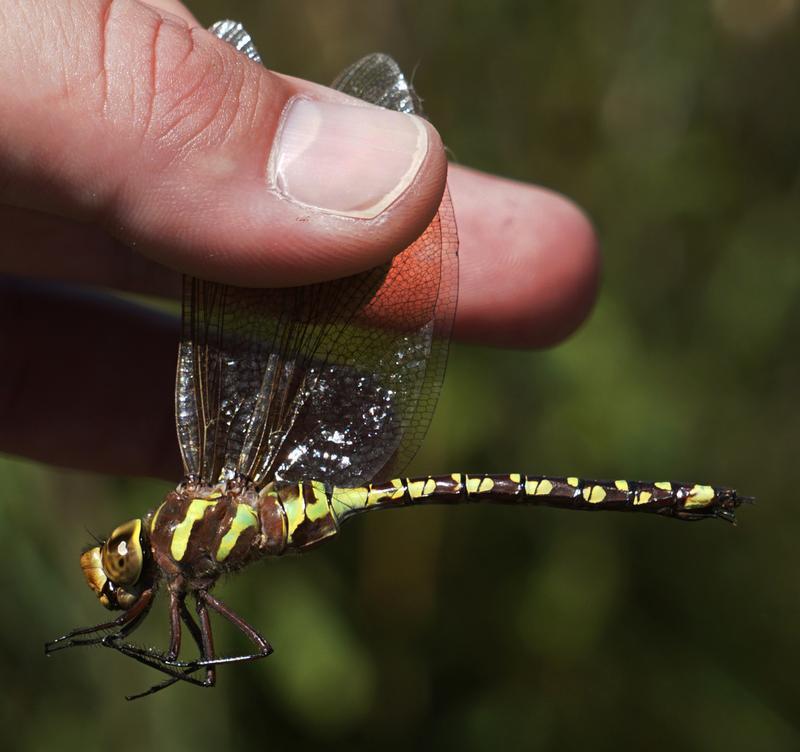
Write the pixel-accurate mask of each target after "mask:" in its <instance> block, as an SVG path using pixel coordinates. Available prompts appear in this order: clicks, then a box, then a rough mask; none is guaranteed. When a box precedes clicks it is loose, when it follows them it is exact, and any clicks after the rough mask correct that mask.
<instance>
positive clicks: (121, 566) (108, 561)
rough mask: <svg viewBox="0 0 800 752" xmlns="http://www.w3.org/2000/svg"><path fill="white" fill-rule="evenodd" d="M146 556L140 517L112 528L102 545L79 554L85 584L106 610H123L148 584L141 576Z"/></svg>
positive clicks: (132, 602) (133, 601) (143, 529)
mask: <svg viewBox="0 0 800 752" xmlns="http://www.w3.org/2000/svg"><path fill="white" fill-rule="evenodd" d="M148 558H149V555H148V551H147V541H146V538H145V528H144V525H143V521H142V520H141V519H135V520H130V521H128V522H126V523H125V524H123V525H120V526H119V527H117V528H115V529H114V531H113V532H112V533H111V535H110V536H109V537H108V540H106V541H105V542H104V543H103V544H101V545H99V546H94V547H93V548H90V549H89V550H88V551H84V553H83V554H82V555H81V569H82V570H83V574H84V576H85V577H86V582H87V584H88V585H89V587H90V588H91V589H92V590H93V591H94V593H95V594H96V595H97V597H98V599H99V600H100V603H102V604H103V605H104V606H105V607H106V608H107V609H109V611H116V610H120V609H121V610H127V609H129V608H130V607H131V606H133V604H134V603H136V601H137V600H138V599H139V598H140V596H141V594H142V592H143V590H144V589H145V588H147V587H150V586H151V585H152V582H149V581H147V580H148V579H150V578H148V577H145V576H144V575H145V571H146V568H145V564H146V563H147V560H148Z"/></svg>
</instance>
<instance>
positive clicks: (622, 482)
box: [614, 480, 631, 492]
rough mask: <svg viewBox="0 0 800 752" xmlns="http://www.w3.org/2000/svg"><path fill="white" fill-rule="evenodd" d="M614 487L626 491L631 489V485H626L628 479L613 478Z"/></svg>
mask: <svg viewBox="0 0 800 752" xmlns="http://www.w3.org/2000/svg"><path fill="white" fill-rule="evenodd" d="M614 488H616V489H617V491H626V492H627V491H630V490H631V487H630V486H629V485H628V481H627V480H615V481H614Z"/></svg>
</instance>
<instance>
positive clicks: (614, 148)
mask: <svg viewBox="0 0 800 752" xmlns="http://www.w3.org/2000/svg"><path fill="white" fill-rule="evenodd" d="M798 5H800V3H799V2H797V0H675V1H673V2H664V1H663V0H604V2H593V1H592V0H583V1H581V0H563V1H560V2H556V1H555V0H525V1H521V0H495V2H492V3H486V2H478V1H477V0H449V1H447V0H441V1H437V2H430V1H428V2H426V1H424V0H413V1H412V0H408V1H405V2H404V1H400V0H397V1H396V2H392V1H391V0H376V1H374V2H355V1H354V0H342V1H341V2H322V1H321V0H320V1H317V2H313V1H312V0H264V1H263V2H252V1H250V0H248V1H245V0H240V1H238V2H233V1H230V0H229V1H228V2H222V0H206V1H205V2H194V3H193V4H192V9H193V10H194V11H195V12H196V14H197V15H198V17H199V18H200V19H201V21H202V22H203V23H204V24H206V25H208V24H209V23H211V22H212V21H214V20H216V19H217V18H220V17H232V18H236V19H240V20H242V21H243V22H245V23H246V25H247V26H248V28H249V30H250V31H251V32H252V33H253V35H254V37H255V40H256V43H257V45H258V47H259V48H260V50H261V53H262V56H263V57H264V59H265V61H266V62H267V64H268V65H269V66H270V67H273V68H275V69H277V70H280V71H283V72H286V73H291V74H294V75H297V76H301V77H304V78H310V79H313V80H318V81H322V82H327V81H329V80H331V79H332V78H333V76H334V75H335V74H336V73H337V72H338V71H339V70H340V69H341V68H342V67H344V66H345V65H347V64H348V63H349V62H351V61H352V60H354V59H356V58H357V57H359V56H361V55H363V54H365V53H367V52H372V51H375V50H383V51H386V52H389V53H391V54H392V55H393V56H394V57H396V58H397V59H398V60H399V61H400V63H401V64H402V65H403V66H404V67H405V69H406V70H409V71H411V70H414V69H415V68H416V73H415V82H416V85H417V88H418V90H419V92H420V93H421V95H422V96H423V97H424V98H425V100H426V108H427V110H428V112H429V115H430V117H431V119H432V120H433V122H434V123H435V124H436V125H437V126H438V128H439V129H440V131H441V133H442V134H443V137H444V139H445V141H446V142H447V144H448V145H449V146H450V148H451V149H452V151H453V153H454V154H455V155H456V156H457V158H458V160H459V161H461V162H463V163H464V164H468V165H470V166H474V167H478V168H482V169H485V170H488V171H492V172H497V173H500V174H503V175H507V176H509V177H513V178H518V179H521V180H526V181H532V182H537V183H541V184H543V185H546V186H549V187H552V188H554V189H556V190H559V191H562V192H564V193H566V194H567V195H569V196H571V197H573V198H574V199H575V200H576V201H578V202H579V203H580V204H581V205H583V206H584V207H585V208H586V209H587V211H588V212H589V214H590V215H591V216H592V218H593V220H594V221H595V223H596V226H597V229H598V232H599V235H600V237H601V241H602V245H603V249H604V277H603V287H602V292H601V295H600V299H599V302H598V305H597V308H596V310H595V312H594V314H593V315H592V317H591V319H590V320H589V321H588V323H587V324H586V325H585V326H584V327H583V328H582V329H581V330H580V332H579V333H578V334H577V335H576V336H574V337H572V338H571V339H570V340H569V341H568V342H566V343H565V344H563V345H562V346H560V347H558V348H556V349H554V350H552V351H550V352H546V353H520V352H500V351H494V350H489V349H477V348H466V347H456V348H454V351H453V352H452V357H451V367H450V369H449V372H448V376H447V381H446V384H445V388H444V392H443V395H442V399H441V402H440V406H439V409H438V412H437V416H436V419H435V422H434V425H433V427H432V430H431V432H430V434H429V437H428V440H427V442H426V445H425V447H424V449H423V451H422V452H421V453H420V454H419V455H418V457H417V458H416V460H415V461H414V464H413V466H412V468H411V470H412V471H415V472H419V473H429V472H433V473H438V472H450V471H454V470H461V471H479V472H480V471H482V472H508V471H523V472H525V471H527V472H530V473H539V472H541V473H552V474H573V473H574V474H577V475H581V476H584V477H590V476H596V477H631V478H638V477H641V478H655V479H660V478H672V479H675V480H682V479H685V480H702V481H708V482H712V483H720V484H722V483H724V484H728V485H733V486H736V487H737V488H739V489H741V490H742V491H743V492H746V493H753V494H755V495H757V496H758V504H757V506H755V507H753V508H746V509H744V510H742V511H741V514H740V523H739V525H738V526H737V527H731V526H728V525H725V524H722V523H717V524H714V523H707V524H697V525H690V524H679V523H676V522H670V521H667V520H662V519H658V518H654V519H651V518H649V517H646V516H641V517H640V516H629V515H616V516H615V515H589V514H571V513H568V512H559V511H554V510H546V509H542V510H526V511H520V510H513V509H498V508H488V509H481V508H462V509H455V510H438V509H417V510H404V511H399V512H395V513H392V514H386V515H375V516H373V517H372V518H369V517H367V518H362V519H359V520H358V521H356V522H354V523H351V524H349V525H348V526H347V528H346V530H345V534H343V535H342V536H340V538H339V540H338V541H336V542H334V543H333V544H330V545H328V546H325V547H323V548H322V549H320V550H318V551H316V552H313V553H311V554H310V555H308V556H306V557H301V558H294V559H291V558H288V559H285V560H279V561H274V562H268V563H266V564H263V565H256V566H254V567H252V568H251V569H249V570H247V571H246V572H245V573H243V574H242V575H240V576H238V577H237V578H234V579H231V580H230V581H226V582H223V583H221V585H220V587H219V592H220V593H221V595H222V597H223V598H224V599H225V600H226V601H227V602H228V603H230V604H231V606H232V607H233V608H235V609H237V610H238V611H239V612H240V613H242V614H243V615H244V616H245V617H246V618H247V619H248V620H249V621H251V622H252V623H253V624H254V625H256V626H257V627H259V628H261V629H262V631H263V632H264V633H265V634H266V635H267V636H268V637H269V638H270V640H271V641H272V642H273V643H274V644H275V645H276V648H277V649H276V653H275V655H274V656H272V657H271V658H269V660H267V661H265V662H262V663H258V664H254V665H249V666H240V667H235V668H230V669H227V670H223V671H221V672H220V673H221V676H220V680H219V685H218V688H217V689H216V690H214V691H213V692H204V691H201V690H197V689H194V688H191V687H178V688H174V689H172V690H170V691H168V692H164V693H162V694H160V695H158V696H157V697H154V698H149V699H147V700H144V701H141V702H139V703H137V704H128V703H126V702H125V701H124V700H123V699H122V698H123V695H124V694H125V693H126V692H131V691H135V690H139V689H143V688H144V687H146V686H148V685H149V683H151V682H152V680H153V678H154V677H153V676H152V675H151V674H150V673H149V672H148V671H147V670H146V669H144V668H142V667H140V666H138V665H134V664H132V663H131V662H130V661H127V660H124V659H123V658H122V657H120V656H118V655H116V654H112V653H110V652H107V651H104V650H93V651H86V652H84V653H80V652H79V651H73V652H72V654H63V655H60V656H58V658H56V659H53V660H47V661H46V660H45V659H44V657H43V655H42V643H43V642H44V640H45V639H47V638H51V637H53V636H55V635H56V634H59V633H61V632H63V631H64V630H65V629H66V628H69V627H71V626H74V625H78V624H85V623H90V622H93V621H96V620H99V619H100V618H102V616H103V612H102V609H100V607H99V605H98V604H97V603H96V601H95V600H94V599H93V597H92V595H91V594H90V593H89V591H88V590H87V589H86V586H85V584H84V582H83V579H82V576H81V573H80V571H79V568H78V566H77V553H78V549H79V547H80V544H81V543H82V542H83V541H84V540H85V539H87V535H86V532H85V526H88V527H89V528H91V529H92V530H98V531H105V530H106V529H110V528H111V527H113V526H114V525H115V524H117V523H118V522H120V521H122V520H125V519H127V518H129V517H132V516H138V515H140V514H142V513H143V512H144V510H146V509H148V508H151V507H152V506H154V505H156V504H157V503H158V502H159V499H160V497H161V496H162V495H163V493H164V492H165V491H166V490H167V489H168V488H169V486H168V485H166V484H162V483H157V482H154V481H141V480H125V479H119V478H101V477H95V476H90V475H86V474H77V473H72V472H67V471H61V470H55V469H51V468H47V467H41V466H36V465H33V464H31V463H26V462H24V461H19V460H14V459H10V458H8V459H3V460H2V461H1V462H0V470H1V471H2V477H3V485H4V492H3V494H2V497H0V539H1V540H2V549H3V561H4V566H3V567H2V570H0V578H2V580H0V583H1V584H2V588H3V594H4V606H3V609H2V613H3V618H2V620H0V651H2V671H3V678H2V681H3V691H2V701H0V714H1V715H0V721H2V728H3V730H4V736H5V738H6V739H8V738H9V736H8V735H9V734H11V737H10V738H11V739H12V740H13V744H12V746H11V747H9V748H13V749H20V750H28V749H30V750H41V749H47V748H51V747H53V746H54V745H57V747H58V748H59V749H64V750H71V749H79V748H80V749H96V748H99V746H100V745H101V744H104V745H113V748H114V749H115V750H119V751H120V752H122V750H128V749H131V750H133V749H142V748H154V749H167V748H170V749H182V748H188V747H189V746H190V745H191V747H192V748H194V749H211V748H215V749H220V748H227V747H229V746H232V747H234V748H238V749H241V748H268V749H287V748H289V747H290V746H291V748H293V749H298V750H299V749H312V748H318V747H320V746H321V745H325V746H336V745H339V746H341V747H342V748H347V749H378V748H380V749H395V748H397V749H401V748H402V749H408V748H409V747H410V746H412V747H413V748H437V749H450V748H452V749H459V750H465V751H467V752H468V751H470V750H493V749H529V750H536V749H579V748H580V749H583V748H587V747H591V748H592V749H595V750H605V749H615V750H616V749H630V748H647V749H652V750H656V749H682V750H684V749H686V750H714V749H724V750H752V749H759V750H795V749H798V748H800V693H798V690H797V686H798V682H799V681H800V679H798V675H800V647H799V644H800V640H799V637H800V577H799V576H798V574H799V573H800V572H799V570H800V567H799V566H798V565H799V564H800V556H799V555H798V539H799V538H800V515H798V514H797V512H796V510H795V507H796V505H797V504H798V500H797V498H796V497H795V491H794V489H793V488H792V484H793V483H795V481H796V479H797V475H796V474H795V470H796V468H797V465H798V461H797V450H798V445H799V444H800V440H799V439H798V430H800V391H799V390H798V378H799V377H800V347H798V346H796V344H795V341H796V339H797V335H798V333H800V296H799V295H798V291H800V254H798V252H797V251H798V248H797V244H798V238H800V212H799V211H798V193H799V192H800V191H799V190H798V188H799V187H800V183H799V182H798V180H799V176H800V172H799V171H798V167H799V166H800V127H799V126H798V123H799V122H800V97H799V96H798V91H797V71H798V70H800V8H799V7H798ZM456 209H457V207H456ZM520 416H524V419H522V420H520ZM509 426H513V427H514V429H513V430H509ZM177 480H178V479H177V478H176V481H177ZM156 614H157V615H156V616H154V617H151V619H150V622H149V624H148V626H147V628H146V629H144V630H143V632H144V634H143V635H142V640H144V641H147V642H149V643H150V644H159V645H163V644H164V641H165V639H166V629H167V623H166V611H165V609H164V608H163V604H161V609H157V610H156ZM216 637H217V642H218V646H219V648H221V650H222V651H223V652H232V651H235V650H238V649H241V648H242V647H243V645H242V644H241V642H240V640H239V636H238V635H236V634H233V633H232V631H231V630H230V629H228V628H227V627H226V626H225V625H223V624H220V625H219V626H218V629H217V633H216Z"/></svg>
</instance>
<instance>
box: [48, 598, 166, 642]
mask: <svg viewBox="0 0 800 752" xmlns="http://www.w3.org/2000/svg"><path fill="white" fill-rule="evenodd" d="M154 594H155V593H154V591H153V589H152V588H150V589H148V590H145V591H144V592H143V593H142V594H141V595H140V596H139V600H137V601H136V603H134V604H133V606H131V607H130V608H129V609H128V610H127V611H124V612H123V613H122V614H120V615H119V616H118V617H117V618H116V619H114V620H113V621H109V622H105V623H103V624H96V625H95V626H93V627H81V628H80V629H73V630H72V631H71V632H67V634H65V635H62V636H61V637H58V638H56V639H55V640H52V641H50V642H46V643H45V646H44V652H45V655H52V654H53V653H56V652H58V651H59V650H66V649H67V648H75V647H84V646H87V645H99V644H104V643H105V641H106V640H108V639H109V638H110V637H112V638H117V639H118V638H119V637H124V636H126V635H129V634H130V633H131V632H133V631H134V630H135V629H136V628H137V627H139V625H140V624H141V623H142V620H143V619H144V617H145V616H147V613H148V612H149V611H150V607H151V606H152V605H153V596H154ZM110 629H116V630H117V631H116V632H115V633H114V634H113V635H103V636H102V637H97V636H95V637H89V638H86V639H75V638H76V637H80V635H89V634H95V633H96V632H107V631H108V630H110Z"/></svg>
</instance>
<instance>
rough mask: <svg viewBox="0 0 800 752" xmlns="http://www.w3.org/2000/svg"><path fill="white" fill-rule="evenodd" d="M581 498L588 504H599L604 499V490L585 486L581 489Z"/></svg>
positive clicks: (599, 487)
mask: <svg viewBox="0 0 800 752" xmlns="http://www.w3.org/2000/svg"><path fill="white" fill-rule="evenodd" d="M583 498H584V499H585V500H586V501H588V502H589V504H600V502H602V501H603V499H605V498H606V490H605V488H603V487H602V486H586V488H584V489H583Z"/></svg>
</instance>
